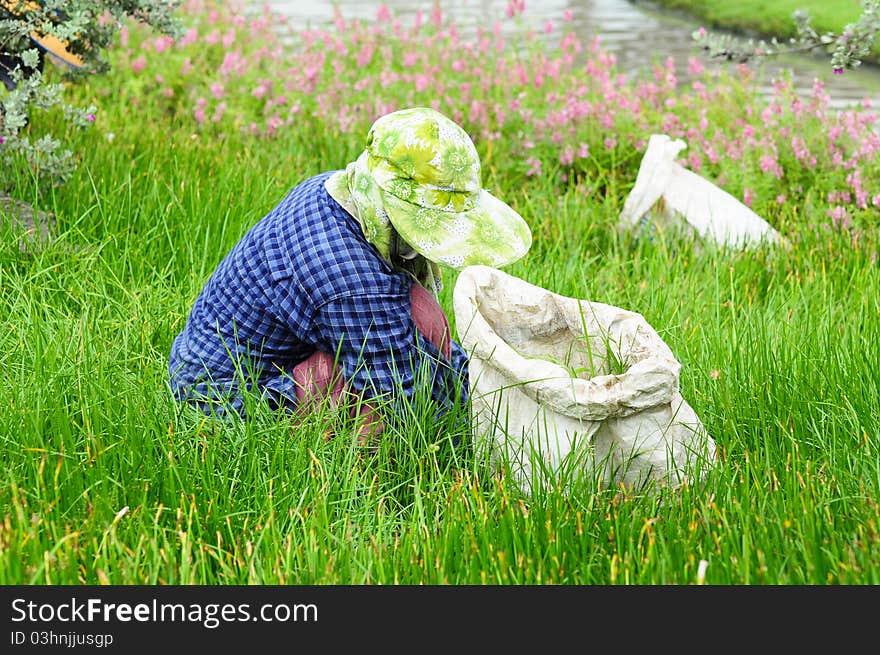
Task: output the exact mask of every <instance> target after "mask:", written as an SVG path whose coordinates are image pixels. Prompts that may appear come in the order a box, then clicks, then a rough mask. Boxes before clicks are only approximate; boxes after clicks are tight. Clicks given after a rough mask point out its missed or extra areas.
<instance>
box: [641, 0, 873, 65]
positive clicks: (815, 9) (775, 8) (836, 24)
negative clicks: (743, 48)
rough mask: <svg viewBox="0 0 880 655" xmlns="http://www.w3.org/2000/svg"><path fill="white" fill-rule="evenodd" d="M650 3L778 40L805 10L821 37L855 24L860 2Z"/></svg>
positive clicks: (788, 34) (793, 31) (789, 31)
mask: <svg viewBox="0 0 880 655" xmlns="http://www.w3.org/2000/svg"><path fill="white" fill-rule="evenodd" d="M653 4H656V5H658V6H661V7H666V8H669V9H678V10H681V11H684V12H687V13H688V14H690V15H692V16H694V17H696V18H698V19H701V20H703V21H705V22H706V27H707V28H708V27H713V28H723V29H727V30H733V31H737V32H744V33H748V34H758V35H762V36H764V37H765V38H769V37H773V36H776V37H779V38H780V40H782V39H787V38H790V37H794V36H795V35H796V29H795V23H794V21H793V20H792V15H793V14H794V13H795V12H796V11H798V10H803V11H806V12H807V13H808V14H809V15H810V18H811V20H810V24H811V25H812V26H813V28H814V29H815V30H816V31H817V32H819V33H820V34H822V33H824V32H834V33H835V34H839V33H841V32H842V31H843V29H844V28H845V27H846V26H847V25H849V24H851V23H855V22H856V21H857V20H858V19H859V16H860V15H861V11H862V3H861V2H860V0H830V1H829V0H773V1H772V2H766V1H762V0H743V1H742V2H712V1H711V0H656V1H655V2H654V3H653ZM868 61H870V62H872V63H877V62H880V43H875V44H874V47H873V49H872V51H871V56H870V57H869V58H868Z"/></svg>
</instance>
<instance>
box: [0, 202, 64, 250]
mask: <svg viewBox="0 0 880 655" xmlns="http://www.w3.org/2000/svg"><path fill="white" fill-rule="evenodd" d="M7 223H9V224H11V228H12V233H13V234H16V235H18V236H19V240H18V248H19V250H20V251H21V252H35V251H36V250H40V249H42V248H45V247H46V246H47V245H49V242H50V240H51V238H52V232H53V231H54V229H55V217H54V216H53V215H52V214H47V213H45V212H42V211H35V210H34V208H33V207H31V206H30V205H29V204H28V203H26V202H22V201H21V200H16V199H15V198H12V197H11V196H8V195H6V194H5V193H3V192H2V191H0V225H3V226H5V225H6V224H7Z"/></svg>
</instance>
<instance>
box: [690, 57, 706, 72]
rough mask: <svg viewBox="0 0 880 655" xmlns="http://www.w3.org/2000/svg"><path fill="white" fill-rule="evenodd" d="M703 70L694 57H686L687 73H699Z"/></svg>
mask: <svg viewBox="0 0 880 655" xmlns="http://www.w3.org/2000/svg"><path fill="white" fill-rule="evenodd" d="M702 72H703V64H701V63H700V60H699V59H697V58H696V57H688V73H689V74H690V75H699V74H700V73H702Z"/></svg>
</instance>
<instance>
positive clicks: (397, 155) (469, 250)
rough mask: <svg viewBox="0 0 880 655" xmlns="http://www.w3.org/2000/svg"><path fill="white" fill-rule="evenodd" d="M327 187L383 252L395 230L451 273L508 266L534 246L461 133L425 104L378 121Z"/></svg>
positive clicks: (429, 259)
mask: <svg viewBox="0 0 880 655" xmlns="http://www.w3.org/2000/svg"><path fill="white" fill-rule="evenodd" d="M326 187H327V189H328V191H329V192H330V195H331V196H333V197H334V198H335V199H336V200H337V201H339V202H340V204H342V205H343V206H346V207H347V208H348V209H349V211H351V209H352V208H356V210H357V213H356V214H355V215H356V216H357V217H358V219H359V220H360V222H361V227H362V229H363V231H364V235H365V236H366V237H367V240H368V241H370V243H372V244H373V245H375V246H376V247H377V248H378V249H379V251H380V253H382V255H383V256H385V257H389V253H390V251H391V248H392V247H393V246H394V243H393V238H394V231H396V232H397V234H399V235H400V237H401V238H402V239H403V240H404V241H405V242H406V243H407V244H409V245H410V246H412V248H413V249H415V251H416V252H417V253H418V254H420V255H422V256H423V257H424V258H425V259H427V260H428V261H429V262H431V263H434V264H445V265H446V266H450V267H452V268H454V269H457V270H460V269H462V268H464V267H465V266H470V265H473V264H484V265H487V266H493V267H501V266H505V265H507V264H511V263H513V262H515V261H516V260H518V259H520V258H521V257H522V256H523V255H525V254H526V252H528V250H529V247H530V246H531V243H532V234H531V231H530V230H529V226H528V224H527V223H526V222H525V220H523V218H522V216H520V215H519V214H518V213H517V212H516V211H514V210H513V209H512V208H511V207H509V206H508V205H507V204H505V203H504V202H502V201H501V200H499V199H497V198H496V197H495V196H493V195H492V194H490V193H489V192H488V191H486V190H484V189H483V188H482V186H481V183H480V158H479V155H478V154H477V150H476V148H475V147H474V144H473V141H471V138H470V137H469V136H468V134H467V132H465V131H464V130H463V129H462V128H461V127H459V126H458V125H456V124H455V123H454V122H453V121H451V120H450V119H449V118H447V117H446V116H444V115H443V114H441V113H439V112H437V111H434V110H433V109H429V108H427V107H415V108H411V109H402V110H400V111H395V112H392V113H390V114H386V115H385V116H382V117H381V118H379V119H378V120H376V122H375V123H373V126H372V127H371V128H370V131H369V133H368V135H367V147H366V149H365V150H364V151H363V153H361V155H360V156H359V157H358V158H357V160H356V161H354V162H352V163H350V164H349V165H348V166H347V167H346V169H345V171H339V172H338V173H335V174H334V175H333V176H331V178H330V179H329V180H328V181H327V183H326ZM352 205H353V206H354V207H352ZM435 276H436V277H438V278H439V271H436V272H435Z"/></svg>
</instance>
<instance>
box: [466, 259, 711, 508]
mask: <svg viewBox="0 0 880 655" xmlns="http://www.w3.org/2000/svg"><path fill="white" fill-rule="evenodd" d="M453 307H454V310H455V322H456V329H457V331H458V336H459V340H460V342H461V344H462V346H463V347H464V349H465V351H466V352H467V353H468V354H469V355H470V364H469V377H470V385H471V398H472V400H473V406H474V413H473V416H474V430H473V434H474V439H475V443H476V445H477V447H478V448H489V449H490V450H491V451H492V452H493V453H494V454H496V455H500V456H503V457H504V458H505V459H507V460H508V461H509V462H512V467H513V468H512V473H513V475H514V477H515V478H516V479H517V481H518V482H519V483H520V485H521V486H522V488H523V489H524V490H525V491H526V492H527V493H528V492H529V490H530V489H531V488H532V483H533V474H534V473H535V469H534V468H533V465H532V462H533V461H540V462H541V465H540V467H539V470H540V471H539V472H540V473H541V475H544V474H546V473H547V471H548V470H549V471H550V472H551V473H555V474H559V473H560V472H562V471H570V470H571V469H573V468H574V469H578V470H579V471H578V472H579V474H585V475H588V476H593V475H594V474H596V473H597V472H598V473H599V474H600V475H602V476H605V477H607V478H608V479H609V481H611V480H613V481H618V482H624V483H627V484H630V483H631V484H644V483H646V482H648V481H660V482H664V483H667V482H668V483H672V484H678V483H681V482H682V481H684V480H685V479H687V478H688V477H689V475H691V474H693V475H696V476H700V475H702V473H701V472H702V471H703V470H704V467H705V465H706V464H707V463H709V462H713V461H714V460H715V444H714V441H713V440H712V439H711V437H710V436H709V435H708V434H707V433H706V431H705V428H704V427H703V425H702V422H701V421H700V419H699V418H698V417H697V415H696V413H695V412H694V411H693V409H692V408H691V407H690V405H688V404H687V402H686V401H685V400H684V398H682V396H681V394H680V391H679V372H680V370H681V365H680V364H679V362H678V361H677V360H676V359H675V357H674V356H673V354H672V351H671V350H670V349H669V347H668V346H667V345H666V344H665V343H664V342H663V340H662V339H661V338H660V336H659V334H658V333H657V332H656V331H655V330H654V328H652V327H651V326H650V325H649V324H648V323H647V321H645V319H644V317H643V316H642V315H641V314H637V313H635V312H630V311H627V310H624V309H621V308H619V307H614V306H612V305H606V304H603V303H597V302H591V301H588V300H582V299H578V298H569V297H566V296H562V295H559V294H556V293H553V292H552V291H549V290H547V289H542V288H541V287H538V286H535V285H533V284H530V283H528V282H526V281H524V280H521V279H519V278H516V277H514V276H511V275H508V274H506V273H503V272H502V271H499V270H497V269H494V268H490V267H487V266H470V267H467V268H465V269H464V270H463V271H462V272H461V273H460V274H459V277H458V279H457V280H456V286H455V289H454V292H453ZM532 454H538V455H539V459H538V460H534V458H533V457H532ZM600 462H601V464H600ZM566 475H567V474H566Z"/></svg>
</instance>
